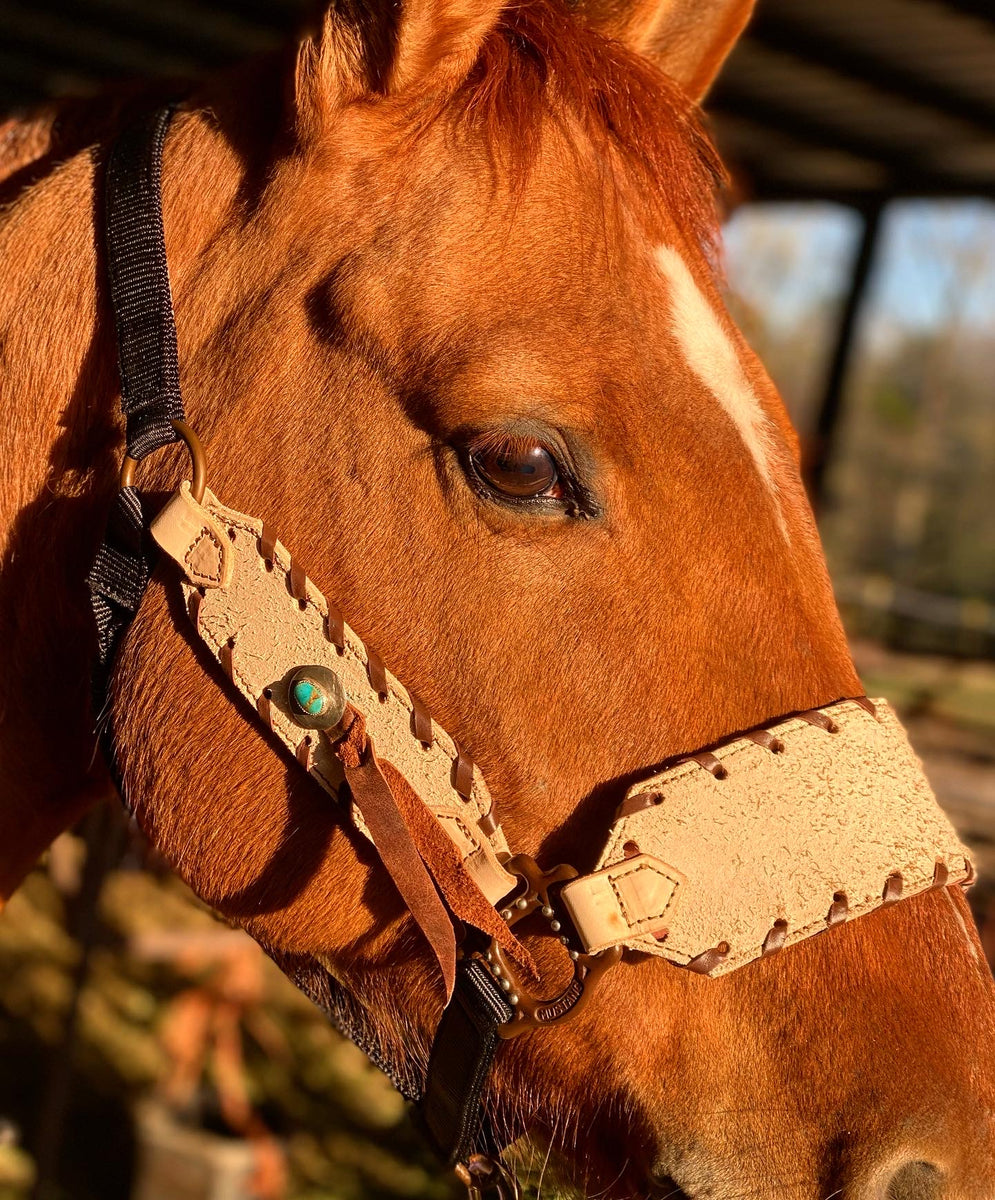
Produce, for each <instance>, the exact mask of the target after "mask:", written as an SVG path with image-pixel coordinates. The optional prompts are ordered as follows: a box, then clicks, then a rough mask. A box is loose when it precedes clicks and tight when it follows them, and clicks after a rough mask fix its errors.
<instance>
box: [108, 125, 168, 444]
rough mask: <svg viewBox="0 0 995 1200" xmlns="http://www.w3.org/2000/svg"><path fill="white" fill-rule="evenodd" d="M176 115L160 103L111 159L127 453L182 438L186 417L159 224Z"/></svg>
mask: <svg viewBox="0 0 995 1200" xmlns="http://www.w3.org/2000/svg"><path fill="white" fill-rule="evenodd" d="M172 115H173V109H172V108H171V107H166V108H161V109H159V110H158V111H157V112H155V113H152V114H151V115H150V116H148V117H146V118H145V119H144V120H141V121H138V122H136V123H135V124H134V125H132V126H131V127H130V128H128V129H126V130H125V131H124V133H122V135H121V136H120V137H119V138H118V140H117V142H116V144H115V146H114V149H113V151H112V152H111V156H110V159H109V160H108V163H107V180H106V188H107V191H106V204H107V213H106V221H107V267H108V273H109V276H110V288H111V303H112V305H113V308H114V324H115V328H116V330H117V346H118V364H119V367H120V371H121V411H122V412H123V413H124V415H125V418H126V420H127V426H128V454H129V455H130V456H131V457H132V458H135V459H142V458H144V457H145V456H146V454H151V453H152V451H153V450H158V449H159V448H160V447H161V446H167V445H169V443H170V442H175V441H176V440H177V435H176V432H175V431H174V429H173V427H172V425H171V422H172V421H174V420H183V418H184V413H183V400H182V397H181V395H180V363H179V352H178V350H177V345H176V322H175V321H174V319H173V299H172V295H171V293H170V290H169V268H168V266H167V263H166V239H165V233H164V230H163V224H162V150H163V146H164V144H165V141H166V131H167V129H168V128H169V123H170V120H171V118H172Z"/></svg>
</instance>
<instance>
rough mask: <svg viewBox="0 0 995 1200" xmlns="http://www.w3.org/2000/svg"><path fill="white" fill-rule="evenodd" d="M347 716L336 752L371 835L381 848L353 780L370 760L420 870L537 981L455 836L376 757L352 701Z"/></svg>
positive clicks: (396, 773)
mask: <svg viewBox="0 0 995 1200" xmlns="http://www.w3.org/2000/svg"><path fill="white" fill-rule="evenodd" d="M347 719H348V720H349V722H350V724H349V727H348V729H347V731H346V735H345V737H344V738H343V739H342V740H341V741H340V742H339V743H338V744H337V745H336V747H335V753H336V754H337V755H338V757H339V759H340V761H341V762H342V764H343V766H344V767H345V769H346V780H347V781H348V783H349V786H350V787H351V788H352V790H353V799H354V800H355V801H356V804H357V806H358V808H359V811H360V812H361V813H362V814H363V818H364V820H366V822H367V825H368V826H369V829H370V835H371V836H372V838H373V842H374V845H375V846H376V847H377V850H378V851H379V850H381V846H380V842H379V841H378V835H377V830H376V829H374V828H373V826H372V825H371V824H370V821H369V819H368V817H367V812H366V809H365V808H364V807H363V797H362V796H360V795H358V794H357V792H356V788H355V786H354V784H353V775H354V774H356V773H357V772H363V771H366V772H367V774H369V773H370V772H371V767H370V763H371V762H372V764H374V766H375V775H376V777H377V778H378V779H380V780H382V781H383V784H385V785H386V788H387V790H388V791H389V792H390V797H391V807H392V809H393V811H394V812H395V813H396V814H397V818H398V820H399V822H400V829H401V830H403V836H404V838H405V840H406V842H407V843H408V846H409V847H410V848H411V850H413V851H414V852H415V853H416V854H417V855H418V857H419V867H420V868H421V871H422V872H423V873H424V872H425V871H426V868H427V873H428V874H429V876H430V877H431V880H432V881H433V884H434V887H436V888H438V890H439V892H441V894H442V896H443V898H444V899H445V902H446V904H447V905H448V906H449V908H450V909H451V910H452V912H453V913H454V914H455V915H456V916H457V917H458V918H459V919H460V920H461V921H465V922H466V924H467V925H472V926H473V927H474V929H479V930H480V931H481V932H482V933H485V934H487V935H488V936H490V937H492V938H495V939H496V940H497V942H498V944H499V945H500V946H501V948H502V949H503V950H504V951H505V952H506V953H507V954H508V956H509V957H510V958H511V959H512V960H513V961H514V963H515V965H516V966H517V967H518V969H519V970H520V971H521V973H522V975H523V976H524V977H525V978H526V979H527V980H529V982H531V983H532V984H534V985H537V984H538V982H539V973H538V969H537V968H536V965H535V962H534V960H533V958H532V956H531V954H529V952H528V951H527V950H526V949H525V947H524V946H523V945H522V943H521V942H520V941H519V940H518V938H516V937H515V935H514V934H513V933H512V931H511V929H510V927H509V926H508V923H507V922H506V921H504V920H503V919H502V918H501V917H500V916H499V915H498V913H497V910H496V909H495V908H494V906H493V905H492V904H490V903H489V902H488V900H487V898H486V897H485V896H484V894H483V892H481V890H480V888H479V887H478V886H477V885H476V883H475V882H474V880H473V878H472V876H471V875H470V874H469V872H468V871H467V869H466V867H465V865H464V863H463V860H462V859H461V857H460V854H459V851H458V850H457V849H456V846H455V845H454V843H453V841H452V839H451V838H450V837H449V836H448V834H446V832H445V830H444V829H443V828H442V826H441V825H440V824H439V822H438V821H437V820H436V819H435V817H434V816H433V815H432V813H431V812H430V811H429V810H428V809H427V808H426V807H425V804H424V803H423V802H422V800H421V798H420V797H419V796H418V794H417V792H415V790H414V788H413V787H412V786H411V784H410V783H408V781H407V779H405V777H404V776H403V775H402V774H401V772H400V771H399V770H398V769H397V767H395V766H394V764H393V763H392V762H389V761H388V760H387V759H379V758H377V757H376V754H375V752H374V749H373V743H372V741H371V739H370V738H369V737H368V736H367V734H366V723H365V721H364V719H363V716H362V714H361V713H360V712H359V711H358V710H357V709H355V708H353V707H352V706H351V705H350V708H349V715H348V717H347ZM361 764H362V765H361ZM399 832H400V831H399ZM381 857H382V858H383V859H384V866H386V867H387V869H388V870H389V871H390V872H391V875H392V876H393V874H394V872H393V869H392V867H391V865H390V863H389V862H388V861H387V859H386V856H385V855H384V854H383V853H382V852H381ZM395 883H396V884H397V886H398V890H399V891H400V892H401V894H402V896H404V899H405V900H406V901H408V897H407V895H406V893H405V892H404V890H403V888H402V887H401V881H400V880H398V879H397V878H396V877H395ZM408 904H409V907H411V909H412V914H413V915H414V917H415V920H416V921H418V924H419V925H420V926H421V927H422V929H423V930H425V926H424V925H422V922H421V920H420V919H419V916H418V913H417V912H415V910H414V908H413V907H412V906H411V904H410V901H408ZM447 919H448V918H447ZM449 924H450V930H451V928H452V922H451V921H450V922H449ZM425 934H426V937H428V931H427V930H425ZM429 941H431V938H429ZM434 948H435V947H434V945H433V949H434ZM440 964H441V960H440ZM447 987H448V981H447ZM447 995H448V993H447Z"/></svg>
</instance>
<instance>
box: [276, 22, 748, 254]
mask: <svg viewBox="0 0 995 1200" xmlns="http://www.w3.org/2000/svg"><path fill="white" fill-rule="evenodd" d="M361 39H362V31H361V30H360V29H359V27H358V26H357V25H356V24H355V23H353V24H352V25H349V26H345V27H344V26H343V24H342V20H341V18H336V19H335V21H334V23H332V24H329V23H326V26H325V32H324V35H323V36H322V38H321V39H320V42H318V43H314V42H305V43H304V44H303V45H302V48H301V52H300V56H299V59H298V73H297V85H298V107H299V113H298V118H299V119H298V126H299V128H301V129H302V130H304V131H306V132H305V137H307V136H308V133H313V132H314V130H313V128H312V127H310V125H309V120H308V114H313V113H314V112H315V111H316V108H317V107H322V108H327V107H328V104H329V97H328V96H327V95H322V96H321V97H320V100H319V103H318V105H315V103H314V102H313V101H314V90H315V88H318V89H325V91H327V90H328V89H329V88H331V89H333V90H337V91H338V92H339V98H340V100H345V101H347V102H348V101H349V100H351V99H355V98H357V97H358V95H359V94H360V93H361V94H362V95H363V97H364V98H366V99H369V98H370V97H371V96H374V97H375V96H376V90H377V87H378V83H379V81H380V80H381V78H382V77H383V76H384V75H385V74H386V73H387V66H386V65H385V64H384V62H382V61H380V58H381V52H380V51H378V50H377V48H376V47H374V49H373V50H372V51H368V53H367V54H366V55H365V66H364V68H363V69H362V71H361V75H362V79H363V85H362V87H361V88H360V92H359V93H357V84H356V73H357V69H358V68H357V61H358V58H359V57H362V56H361V55H359V53H358V51H357V46H358V44H359V42H360V41H361ZM399 100H400V105H401V108H402V110H403V118H402V120H401V121H400V122H399V123H395V124H393V126H392V129H393V131H394V132H396V130H397V128H398V126H400V128H402V129H403V131H404V132H403V134H402V136H403V137H407V138H408V139H409V140H410V142H411V144H419V143H420V141H421V135H422V133H424V132H425V130H426V129H428V128H430V127H432V126H437V127H446V128H447V129H448V130H449V131H450V132H451V133H452V134H453V135H454V136H455V137H456V138H457V139H461V138H462V139H471V138H472V139H476V140H477V141H479V142H482V143H483V144H484V146H485V147H486V148H487V150H488V152H489V154H490V157H491V160H492V162H493V163H494V164H496V165H497V166H498V167H499V168H500V169H501V170H502V171H503V172H504V174H505V175H506V176H507V177H508V181H509V182H510V183H511V185H512V186H513V187H516V186H517V187H521V186H523V185H524V184H525V183H526V182H527V181H528V180H529V178H530V176H531V172H532V169H533V167H534V166H535V164H536V161H537V159H538V157H539V150H540V146H541V144H542V142H543V137H544V133H545V131H546V130H547V128H548V127H549V125H550V124H551V123H559V124H560V126H561V128H562V129H563V133H564V136H565V137H566V138H567V139H568V140H572V138H573V136H574V133H573V131H574V130H576V129H578V128H579V130H580V131H581V132H582V134H583V136H584V138H585V139H586V140H587V141H588V142H589V143H590V144H591V145H590V147H584V148H583V149H580V148H578V155H579V156H581V157H584V158H585V159H586V161H587V162H588V164H590V163H591V162H594V163H596V164H597V168H598V170H599V171H600V172H601V173H602V174H604V175H605V176H606V177H607V181H608V182H610V183H614V182H621V181H622V178H623V177H624V176H628V177H629V178H631V179H633V180H634V181H635V182H636V183H637V184H638V185H639V186H640V188H641V191H642V194H643V195H644V196H645V197H646V200H647V202H648V203H649V205H650V206H652V207H656V208H660V209H662V210H665V211H666V214H667V218H668V221H669V222H673V223H674V224H676V225H677V227H678V228H679V229H680V231H681V233H682V235H683V236H684V237H685V238H686V239H687V240H688V242H689V243H690V244H692V245H697V246H700V247H702V248H703V249H704V250H705V251H706V254H707V255H708V256H709V258H710V259H711V260H712V261H716V259H717V255H716V254H715V253H714V252H715V249H716V246H717V243H718V238H719V229H718V214H717V208H716V204H715V194H716V189H717V187H718V186H719V185H720V184H721V183H722V182H723V181H724V179H725V173H724V169H723V167H722V164H721V161H720V159H719V157H718V154H717V152H716V150H715V148H714V146H713V145H712V142H711V140H710V138H709V136H708V134H707V132H706V130H705V127H704V123H703V120H702V114H701V111H700V109H699V108H698V106H697V104H695V102H694V101H693V100H692V99H691V98H690V97H689V96H688V95H687V94H686V93H685V92H684V91H683V89H682V88H681V87H680V86H679V85H678V84H677V83H676V82H675V81H674V80H673V79H671V78H670V77H669V76H668V75H666V74H665V73H664V72H663V71H662V70H660V69H659V68H658V67H657V66H656V65H655V64H654V63H653V62H651V61H650V59H648V58H646V57H644V56H643V55H642V54H640V53H638V52H637V51H635V50H632V49H630V48H629V47H628V46H626V45H625V44H624V43H623V42H621V41H618V40H615V39H613V38H610V37H607V36H605V35H604V34H603V33H601V32H599V31H598V30H596V29H595V28H593V27H592V26H591V25H589V24H587V23H586V22H585V21H584V20H583V18H582V17H581V16H580V15H579V14H578V13H577V12H576V11H573V10H571V9H570V8H569V7H568V6H567V4H566V3H565V0H522V3H518V4H514V5H508V6H507V7H505V8H504V9H503V10H502V12H501V14H500V16H499V18H498V21H497V23H496V24H495V25H494V27H493V28H492V29H491V30H490V32H489V33H487V34H486V35H485V36H484V37H483V39H482V41H481V44H480V47H479V51H478V53H477V57H476V60H475V62H474V64H473V66H472V68H471V70H470V71H469V73H468V74H467V75H466V77H465V78H464V79H463V80H462V82H458V83H456V84H454V85H453V86H452V87H442V88H438V89H436V90H435V91H433V92H432V93H431V94H430V95H429V96H428V97H427V98H426V96H425V95H424V94H421V93H419V92H418V91H417V90H416V91H414V92H413V93H412V94H411V95H403V96H401V97H400V98H399ZM332 107H333V108H334V107H335V105H334V102H333V103H332ZM319 124H320V122H319ZM568 126H571V127H572V129H571V128H568ZM387 136H389V135H387ZM590 149H593V150H594V154H593V155H592V154H590V153H589V150H590Z"/></svg>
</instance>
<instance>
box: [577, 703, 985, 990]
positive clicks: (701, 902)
mask: <svg viewBox="0 0 995 1200" xmlns="http://www.w3.org/2000/svg"><path fill="white" fill-rule="evenodd" d="M865 704H866V705H867V707H865V706H864V705H865ZM869 708H873V711H868V709H869ZM813 717H818V718H820V719H819V721H818V722H817V723H813ZM756 737H757V735H754V736H753V737H750V736H747V737H743V738H738V739H736V740H734V741H730V742H727V743H726V744H725V745H722V746H720V747H718V748H717V749H716V750H715V751H714V753H711V754H708V755H699V756H696V757H695V758H692V759H689V760H686V761H684V762H681V763H678V764H676V765H675V766H673V767H671V768H669V769H668V770H666V771H663V772H661V773H660V774H658V775H654V776H653V777H652V778H650V779H647V780H646V781H645V782H643V783H640V784H637V785H636V786H635V787H634V788H632V789H631V791H630V792H629V793H628V795H627V797H626V799H625V802H624V803H623V805H622V807H621V809H620V812H619V816H618V818H617V819H616V821H615V824H614V825H613V826H612V829H611V832H610V834H609V838H608V844H607V846H606V847H605V850H604V853H603V854H602V856H601V859H600V861H599V863H598V869H597V870H596V871H595V873H594V874H592V875H588V876H585V877H584V878H582V879H578V880H575V881H574V882H572V883H569V884H567V885H566V887H565V888H564V889H563V892H562V899H563V902H564V904H565V905H566V907H567V910H568V911H569V913H570V915H571V917H572V919H573V921H574V924H575V925H576V927H577V930H578V932H579V934H580V936H581V940H582V941H583V942H584V944H585V946H586V948H587V949H588V950H589V951H597V950H599V949H601V948H602V947H604V946H610V945H623V946H626V947H629V948H631V949H633V950H641V951H644V952H646V953H649V954H657V955H661V956H662V957H664V958H668V959H670V960H671V961H673V962H675V963H679V964H681V965H682V966H693V967H694V968H695V969H697V970H701V971H703V972H705V973H707V974H711V975H720V974H723V973H725V972H727V971H732V970H734V969H735V968H736V967H740V966H742V965H743V964H744V963H747V962H750V961H751V960H753V959H755V958H759V957H761V955H763V954H764V953H771V952H772V951H773V950H779V949H781V948H782V947H783V946H789V945H791V944H792V943H794V942H798V941H801V940H802V939H803V938H806V937H810V936H811V935H812V934H815V933H819V932H821V931H822V930H824V929H826V928H828V927H829V926H830V925H833V924H836V923H838V922H840V921H843V920H850V919H852V918H854V917H859V916H861V915H862V914H864V913H867V912H870V911H871V910H873V909H875V908H879V907H880V906H881V905H883V904H887V903H889V902H891V901H894V900H898V899H899V898H901V897H902V896H911V895H914V894H916V893H917V892H921V891H924V890H926V889H927V888H930V887H934V886H943V885H946V884H953V883H958V882H970V880H971V879H972V878H973V871H972V867H971V860H970V853H969V851H968V850H967V849H966V848H965V847H964V846H962V845H961V843H960V842H959V841H958V839H957V835H956V834H955V833H954V830H953V828H952V827H951V825H950V822H949V821H948V820H947V818H946V816H945V815H944V814H943V812H942V811H941V809H940V807H939V805H938V804H937V803H936V800H935V799H934V797H933V793H932V791H931V789H930V786H929V784H928V782H927V781H926V778H925V776H924V775H923V773H922V768H921V766H920V764H919V761H918V760H917V758H916V757H915V754H914V753H913V752H912V748H911V747H910V745H909V742H908V739H907V738H906V736H905V732H904V730H903V729H902V727H901V725H900V724H899V722H898V719H897V718H896V717H895V714H894V713H893V712H892V711H891V709H890V708H889V707H888V705H887V704H886V703H885V701H883V700H876V701H874V703H873V705H870V704H869V702H866V701H865V702H863V703H861V702H859V701H854V700H846V701H843V702H842V703H839V704H834V705H831V706H830V707H828V708H824V709H820V710H819V712H818V713H817V714H811V715H810V716H809V717H807V718H806V717H795V718H792V719H790V720H787V721H783V722H781V723H779V724H776V725H771V726H768V727H767V730H766V731H765V732H764V736H763V737H762V738H760V739H759V740H755V739H756Z"/></svg>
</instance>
